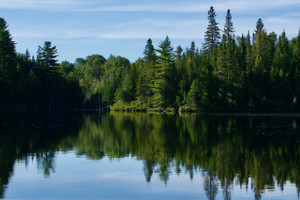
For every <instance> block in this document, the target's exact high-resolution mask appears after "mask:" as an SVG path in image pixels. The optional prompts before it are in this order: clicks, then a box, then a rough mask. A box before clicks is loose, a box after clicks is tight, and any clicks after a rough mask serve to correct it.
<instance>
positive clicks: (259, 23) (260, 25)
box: [255, 18, 265, 34]
mask: <svg viewBox="0 0 300 200" xmlns="http://www.w3.org/2000/svg"><path fill="white" fill-rule="evenodd" d="M263 31H265V29H264V23H263V21H262V19H261V18H259V19H258V21H257V22H256V30H255V33H256V34H259V33H261V32H263Z"/></svg>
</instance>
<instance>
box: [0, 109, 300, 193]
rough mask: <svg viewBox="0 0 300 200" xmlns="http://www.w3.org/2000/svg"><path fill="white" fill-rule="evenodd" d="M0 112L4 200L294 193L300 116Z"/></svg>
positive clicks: (299, 165) (299, 183) (299, 178)
mask: <svg viewBox="0 0 300 200" xmlns="http://www.w3.org/2000/svg"><path fill="white" fill-rule="evenodd" d="M0 115H1V116H0V120H1V121H0V122H1V123H0V198H3V199H299V189H300V173H299V172H300V157H299V155H300V127H299V125H300V117H299V116H280V115H277V116H270V115H267V116H230V115H224V116H221V115H159V114H147V113H110V114H102V115H101V114H98V113H96V114H95V113H85V114H82V113H75V112H74V113H64V114H60V113H47V114H41V113H31V114H28V113H27V114H4V113H0Z"/></svg>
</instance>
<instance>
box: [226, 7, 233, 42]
mask: <svg viewBox="0 0 300 200" xmlns="http://www.w3.org/2000/svg"><path fill="white" fill-rule="evenodd" d="M233 33H234V28H233V22H232V16H231V13H230V9H228V10H227V14H226V20H225V26H224V31H223V41H224V42H226V43H229V44H230V43H231V41H232V39H233V37H234V36H233Z"/></svg>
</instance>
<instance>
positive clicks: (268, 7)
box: [0, 0, 300, 62]
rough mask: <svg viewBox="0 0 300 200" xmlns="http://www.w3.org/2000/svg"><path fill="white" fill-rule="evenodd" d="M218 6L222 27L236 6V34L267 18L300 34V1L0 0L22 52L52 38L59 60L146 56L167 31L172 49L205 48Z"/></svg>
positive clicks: (272, 26) (270, 26) (270, 25)
mask: <svg viewBox="0 0 300 200" xmlns="http://www.w3.org/2000/svg"><path fill="white" fill-rule="evenodd" d="M211 5H212V6H214V8H215V11H216V14H217V22H219V26H220V28H221V29H223V26H224V21H225V15H226V11H227V9H230V10H231V13H232V17H233V23H234V27H235V31H236V32H235V34H236V35H241V34H242V33H247V32H248V30H249V31H250V32H253V31H254V29H255V25H256V21H257V19H258V18H262V19H263V22H264V24H265V28H266V29H267V31H268V32H271V31H275V32H276V33H277V34H281V32H282V31H283V30H285V31H286V33H287V35H288V37H289V38H292V37H294V36H296V35H297V34H298V31H299V26H300V0H239V1H238V0H197V1H196V0H184V1H182V0H172V1H171V0H151V1H150V0H0V13H1V14H0V17H2V18H4V19H5V20H6V21H7V22H8V24H9V30H10V32H11V34H12V35H13V39H14V41H15V42H16V43H17V44H16V47H17V52H21V53H23V52H25V50H26V49H29V51H30V53H31V54H32V55H35V54H36V50H37V47H38V45H43V43H44V41H51V42H52V44H53V45H55V46H57V49H58V54H59V57H58V59H59V61H63V60H68V61H70V62H74V61H75V59H76V58H78V57H83V58H85V57H86V56H88V55H91V54H101V55H103V56H104V57H108V56H109V55H110V54H112V55H121V56H124V57H126V58H128V59H129V60H130V61H135V60H136V59H137V58H138V57H142V56H143V54H142V52H143V49H144V47H145V44H146V41H147V39H148V38H151V39H152V40H153V43H154V46H155V47H157V45H158V43H159V42H160V41H161V40H163V39H164V38H165V37H166V35H168V36H169V37H170V39H171V42H172V45H173V47H176V46H178V45H181V46H182V47H183V48H185V47H188V46H190V43H191V41H195V43H196V46H197V47H198V48H201V46H202V43H203V37H204V32H205V30H206V27H207V11H208V9H209V7H210V6H211Z"/></svg>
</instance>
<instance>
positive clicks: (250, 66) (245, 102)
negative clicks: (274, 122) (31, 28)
mask: <svg viewBox="0 0 300 200" xmlns="http://www.w3.org/2000/svg"><path fill="white" fill-rule="evenodd" d="M203 31H205V30H203ZM204 39H205V42H204V43H203V44H202V47H201V48H200V49H199V48H197V47H196V44H195V42H194V41H192V42H191V46H190V47H189V48H186V49H183V48H182V47H181V46H178V47H177V48H175V49H174V48H173V47H172V44H171V41H170V39H169V37H168V36H166V38H165V39H164V40H163V41H161V42H160V43H159V45H158V47H157V48H154V46H153V45H152V40H151V39H148V40H147V42H146V46H145V49H144V51H143V54H144V57H143V58H139V59H137V60H136V61H135V62H133V63H130V61H129V60H128V59H126V58H124V57H121V56H110V57H109V58H108V59H106V58H104V57H103V56H101V55H91V56H88V57H87V58H77V59H76V61H75V63H70V62H68V61H63V62H61V63H60V64H59V63H58V61H57V60H56V58H57V56H58V50H57V49H56V47H55V46H52V44H51V42H49V41H46V42H45V43H44V45H43V46H38V49H37V54H36V55H34V56H31V55H30V53H29V51H28V50H27V51H26V52H25V53H24V54H20V53H16V50H15V43H14V41H13V38H12V36H11V34H10V32H9V30H8V25H7V23H6V21H5V20H4V19H3V18H1V17H0V111H1V110H2V111H3V110H4V111H5V110H18V111H26V110H37V111H38V110H48V111H52V110H72V109H74V110H81V109H87V110H94V109H96V110H111V111H142V112H144V111H147V112H171V113H175V112H182V113H184V112H204V113H207V112H216V113H227V112H230V113H254V112H255V113H257V112H259V113H262V112H266V113H286V112H288V113H297V112H299V111H300V103H299V98H300V72H299V70H300V69H299V68H300V30H299V34H298V36H297V37H295V38H292V39H288V38H287V36H286V34H285V32H282V33H281V34H280V35H279V36H278V35H277V34H276V33H274V32H270V33H268V32H267V30H265V28H264V24H263V21H262V19H260V18H259V20H258V21H257V24H256V30H255V31H254V32H253V33H250V32H248V33H247V34H246V35H244V34H242V35H241V36H237V35H235V34H234V26H233V21H232V16H231V13H230V10H228V11H227V15H226V19H225V26H224V28H223V29H222V30H221V29H220V27H219V26H218V23H217V22H216V14H215V11H214V8H213V7H211V8H210V9H209V11H208V26H207V29H206V31H205V36H204Z"/></svg>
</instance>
